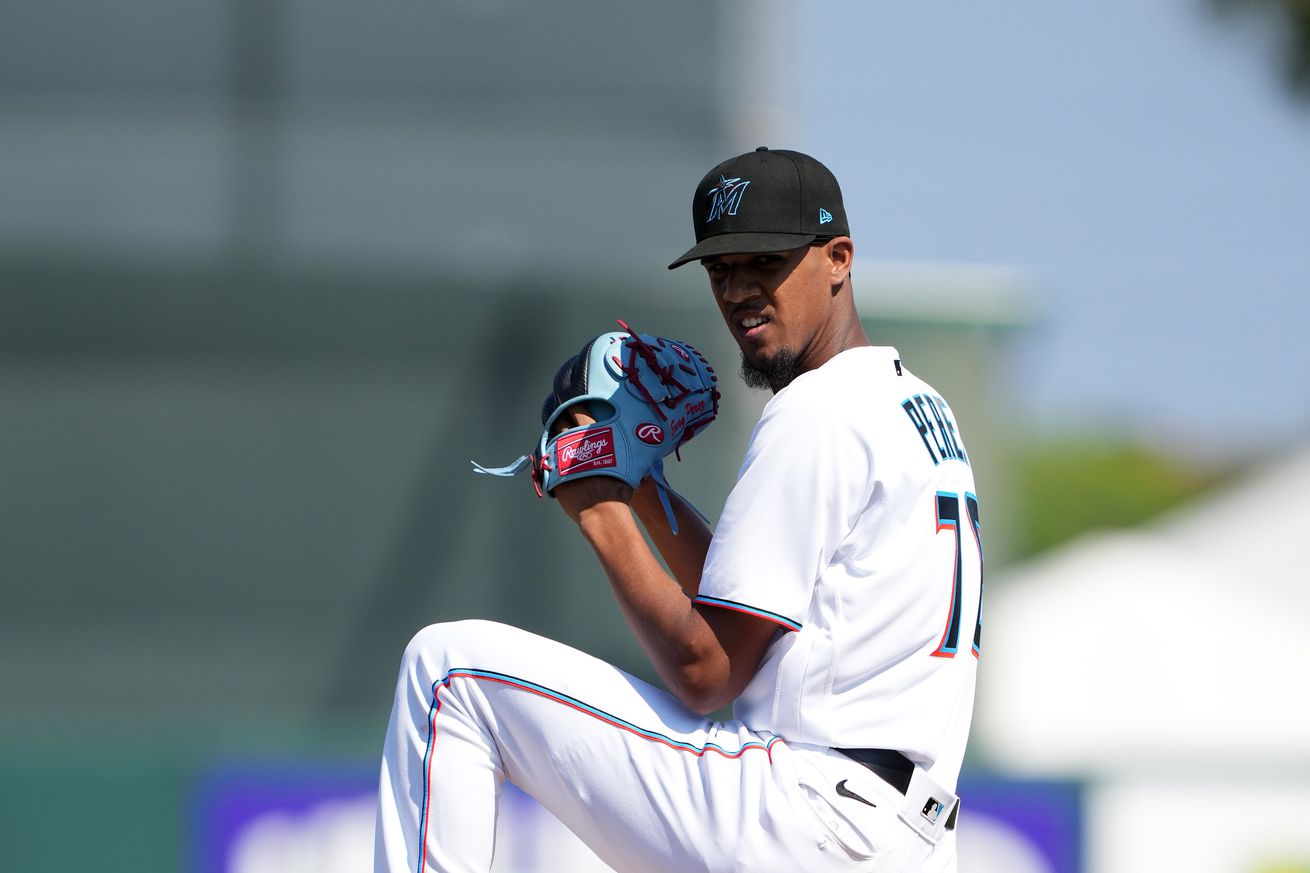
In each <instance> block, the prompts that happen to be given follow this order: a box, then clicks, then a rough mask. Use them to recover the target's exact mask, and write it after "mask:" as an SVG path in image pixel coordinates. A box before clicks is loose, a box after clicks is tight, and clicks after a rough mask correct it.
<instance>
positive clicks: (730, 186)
mask: <svg viewBox="0 0 1310 873" xmlns="http://www.w3.org/2000/svg"><path fill="white" fill-rule="evenodd" d="M749 184H750V181H749V180H748V181H744V182H743V181H742V180H741V178H740V177H738V178H736V179H725V178H723V177H722V176H720V177H719V184H718V185H715V186H714V187H713V188H711V189H710V190H708V191H706V192H705V193H706V194H708V195H710V214H709V217H708V218H706V219H705V222H706V224H708V223H709V222H711V221H713V220H714V219H716V218H722V217H723V216H725V215H736V214H737V210H738V209H740V208H741V195H743V194H745V193H746V186H747V185H749Z"/></svg>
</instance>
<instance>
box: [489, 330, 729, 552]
mask: <svg viewBox="0 0 1310 873" xmlns="http://www.w3.org/2000/svg"><path fill="white" fill-rule="evenodd" d="M619 325H620V326H621V327H622V328H623V330H622V331H614V332H611V333H603V334H601V335H600V336H598V337H595V338H594V339H591V340H589V341H588V342H587V344H586V345H584V346H583V347H582V350H581V351H580V352H578V353H577V354H576V355H574V356H573V357H571V358H569V359H568V360H567V361H565V362H564V364H563V365H562V366H561V367H560V368H559V371H558V372H556V373H555V381H554V385H553V387H552V389H551V392H550V393H549V394H547V395H546V400H545V402H544V403H543V404H542V407H541V424H542V432H541V436H540V438H539V439H538V440H537V447H536V449H535V450H534V451H531V452H529V453H528V454H526V455H523V456H522V457H520V458H519V459H518V460H516V461H515V462H514V463H512V464H510V465H509V466H506V467H494V468H489V467H484V466H482V465H481V464H478V463H477V462H476V461H474V462H473V467H474V470H475V471H476V472H478V473H486V474H489V475H492V476H513V475H515V474H517V473H521V472H523V471H524V470H530V471H531V475H532V484H533V487H534V488H535V489H536V491H537V495H538V496H541V495H542V494H550V493H551V492H552V491H553V490H554V489H555V488H556V486H558V485H559V484H560V483H561V482H570V481H572V480H574V479H581V478H583V477H585V476H613V477H615V478H617V479H621V480H623V481H624V482H626V483H628V485H630V486H632V487H633V488H636V487H637V485H638V484H640V482H641V480H642V479H645V478H646V477H647V476H653V477H654V478H655V482H656V484H657V485H658V486H659V492H660V499H661V501H662V502H663V503H664V508H665V511H666V513H668V515H669V521H670V526H671V527H672V528H673V532H674V533H677V524H676V522H674V520H673V511H672V508H671V506H670V504H669V500H668V496H667V491H668V483H667V481H665V479H664V472H663V460H664V458H665V457H667V456H668V455H670V454H673V453H676V452H678V450H679V449H680V448H681V447H682V446H683V445H684V444H685V443H686V442H687V441H688V440H690V439H691V438H692V437H693V436H695V435H696V434H698V433H700V432H701V431H702V430H704V429H705V428H706V427H708V426H709V424H710V422H712V421H714V418H715V416H717V415H718V412H719V391H718V387H717V382H718V377H717V376H715V375H714V370H713V368H711V367H710V365H709V362H708V361H706V360H705V358H704V357H703V356H702V355H701V353H700V352H698V351H696V349H694V348H692V347H691V346H690V345H688V344H687V343H684V342H679V341H677V340H671V339H667V338H664V337H658V336H653V335H651V334H638V333H634V332H633V331H632V329H631V328H629V327H628V325H627V324H625V323H624V322H622V321H620V322H619ZM579 403H585V404H586V405H587V407H586V408H587V411H588V412H589V413H590V415H591V416H593V417H594V418H595V419H596V421H595V422H594V423H591V424H587V425H583V426H580V427H570V428H566V429H564V430H561V431H559V433H552V431H553V430H554V429H555V423H556V421H557V420H558V419H559V417H560V416H561V415H562V414H563V413H564V412H565V411H566V410H568V409H570V408H571V407H573V406H575V405H576V404H579Z"/></svg>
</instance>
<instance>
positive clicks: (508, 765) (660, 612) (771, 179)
mask: <svg viewBox="0 0 1310 873" xmlns="http://www.w3.org/2000/svg"><path fill="white" fill-rule="evenodd" d="M692 222H693V228H694V231H695V239H696V244H695V245H694V246H692V247H691V248H690V249H689V250H688V251H687V252H685V253H684V254H683V255H682V256H681V257H679V258H678V259H677V260H676V261H674V262H673V263H672V264H671V265H670V269H672V268H674V267H678V266H681V265H683V264H686V263H690V262H697V263H699V264H700V265H701V267H702V268H703V269H704V270H705V272H706V275H707V277H708V280H709V288H710V291H711V296H712V298H713V300H714V302H715V303H716V304H717V306H718V309H719V312H720V314H721V315H722V316H723V320H724V323H725V325H726V327H727V330H728V331H729V332H730V333H731V334H732V336H733V338H734V339H735V340H736V342H737V344H738V346H739V347H740V350H741V359H742V361H741V372H742V376H743V378H744V380H745V382H746V383H747V384H748V385H750V386H753V387H760V388H767V389H769V390H771V391H772V392H773V397H772V398H771V399H770V401H769V403H768V405H767V406H766V407H765V409H764V412H763V414H762V416H761V418H760V420H759V423H758V424H757V425H756V427H755V430H754V433H753V434H752V436H751V439H750V442H749V445H747V447H746V452H745V457H744V459H743V461H742V463H741V467H740V471H739V474H738V479H737V484H736V486H735V487H734V488H733V490H732V492H731V493H730V494H729V495H728V498H727V502H726V504H725V505H724V507H723V511H722V513H721V514H720V517H719V521H718V524H717V527H716V528H715V529H714V530H713V531H712V532H711V530H710V529H709V527H708V526H707V524H706V522H705V521H704V519H703V518H702V517H701V515H700V514H699V513H698V512H697V511H696V510H695V509H694V508H693V507H692V506H691V505H690V504H689V503H688V502H687V501H686V500H684V499H683V498H682V497H680V496H679V495H678V494H677V493H676V492H675V491H674V490H673V488H672V487H671V485H670V483H669V482H668V480H667V479H666V478H665V476H664V473H663V464H662V460H663V458H664V457H666V456H667V455H668V454H669V453H671V452H673V451H675V450H678V449H679V448H680V447H682V446H684V445H685V444H686V443H687V441H688V440H690V439H691V438H692V437H693V436H694V435H695V434H696V433H697V432H699V431H700V430H703V429H704V428H705V427H706V426H708V425H709V424H710V423H711V422H712V421H713V419H714V416H715V414H716V412H717V409H718V400H719V384H718V381H717V378H716V376H715V374H714V373H713V371H712V370H711V368H710V366H709V364H708V363H707V362H706V361H705V360H704V358H702V357H701V355H700V354H699V353H698V352H696V350H695V349H693V348H691V347H690V346H688V345H687V344H686V343H682V342H679V341H677V340H674V339H670V338H666V337H661V336H658V335H655V334H645V333H636V332H634V331H632V330H630V329H628V327H627V326H626V325H620V327H621V328H622V329H621V330H616V331H612V332H610V333H605V334H601V335H599V336H597V337H595V338H594V339H593V340H591V341H589V342H588V343H587V344H586V345H585V346H584V347H583V348H582V349H581V350H580V351H579V353H578V354H577V355H574V356H573V357H571V358H569V359H568V360H567V361H565V362H564V365H563V366H562V367H561V368H560V370H559V372H558V373H557V374H556V376H555V379H554V382H553V385H552V386H551V388H550V391H549V392H548V394H547V397H546V401H545V404H544V407H543V410H542V425H543V431H542V433H541V435H540V437H539V439H538V440H537V442H536V444H535V445H534V446H533V447H532V448H531V450H530V451H529V452H527V453H526V454H525V455H524V456H523V457H522V458H520V459H519V460H518V461H516V462H515V463H513V464H511V465H510V466H508V467H504V468H496V469H492V468H486V467H481V468H479V469H480V470H481V471H482V472H486V473H492V474H497V475H512V474H514V473H516V472H524V473H528V474H529V475H530V476H531V477H532V481H533V483H534V485H535V486H536V487H537V488H538V490H539V492H541V493H545V494H549V495H550V496H552V497H554V498H557V502H558V504H559V506H560V508H561V509H562V510H563V511H564V512H565V513H567V515H568V517H569V518H570V519H572V520H573V521H574V522H576V524H577V527H578V530H579V531H580V533H581V534H582V536H583V537H584V538H585V539H586V541H587V542H588V543H589V544H590V545H591V547H592V548H593V549H594V551H595V553H596V557H597V559H598V560H599V562H600V564H601V566H602V567H603V568H604V571H605V574H606V576H607V577H608V579H609V582H610V585H611V587H612V589H613V594H614V597H615V598H616V599H617V601H618V603H619V605H620V607H621V609H622V612H623V614H624V616H625V617H626V619H627V620H628V622H629V624H630V625H631V627H632V631H633V633H634V634H635V635H636V637H637V639H638V640H639V641H640V642H641V645H642V647H643V648H644V650H645V652H646V653H647V655H648V656H649V657H650V660H651V663H652V664H653V665H654V668H655V670H656V672H657V674H658V675H659V677H660V679H661V680H662V682H663V685H664V688H663V689H661V688H656V687H653V686H651V685H648V684H646V683H644V682H641V681H639V680H637V679H635V678H633V677H632V676H630V675H627V674H625V673H623V672H622V671H620V670H618V669H616V668H615V667H613V666H611V665H609V664H607V663H604V662H602V661H599V660H597V659H595V658H592V657H590V656H588V655H586V654H583V653H582V652H579V651H576V650H574V649H571V648H569V647H566V646H563V645H561V644H559V643H556V642H553V641H551V640H547V639H543V638H540V637H537V636H534V635H532V634H529V633H526V632H524V631H522V630H519V629H517V628H513V627H508V626H504V625H500V624H495V623H491V622H479V621H469V622H455V623H447V624H435V625H432V626H430V627H428V628H426V629H424V630H422V631H420V632H419V633H418V634H417V635H416V636H415V637H414V638H413V640H412V641H411V642H410V644H409V646H408V648H407V649H406V650H405V654H404V658H403V660H402V663H401V667H400V676H399V681H398V683H397V686H396V696H395V704H394V707H393V709H392V712H391V721H390V724H389V726H388V728H387V735H386V743H385V748H384V751H383V757H382V766H381V785H380V787H381V793H380V797H379V802H378V819H377V851H376V869H377V870H378V871H388V873H405V871H410V873H435V871H441V873H486V871H487V870H488V869H489V868H490V866H491V861H492V847H493V845H494V837H495V824H496V806H497V797H498V795H499V793H500V789H501V785H502V784H503V783H504V781H505V780H506V779H508V780H510V781H512V782H513V783H514V784H515V785H517V786H519V787H520V788H522V789H523V790H524V791H526V792H527V793H529V794H531V795H532V796H534V797H535V798H537V800H538V801H540V802H541V803H542V805H544V806H545V807H546V808H547V809H549V810H550V811H551V812H552V813H554V815H555V816H557V817H558V818H559V819H560V820H561V821H562V822H564V824H566V825H567V826H568V827H569V828H570V829H572V830H573V831H574V832H575V833H576V834H577V835H578V836H579V837H580V838H581V839H582V840H583V841H584V842H585V843H587V845H589V846H590V847H591V848H592V849H593V850H594V851H595V852H596V853H597V855H599V856H600V858H601V859H603V860H604V861H605V862H606V863H607V864H609V865H610V866H611V867H613V868H614V869H615V870H616V871H620V873H672V871H676V873H686V871H704V873H722V871H750V873H770V871H778V873H784V871H785V873H796V871H806V873H826V871H834V873H836V871H869V873H874V871H878V873H882V871H954V870H955V869H956V858H955V827H956V823H957V820H958V818H959V816H960V815H961V813H960V799H959V798H958V797H957V796H956V794H955V789H956V780H957V776H958V773H959V769H960V763H961V760H962V758H963V756H964V749H965V742H966V739H967V737H968V731H969V723H970V718H971V712H972V708H973V697H974V681H975V675H976V672H977V663H978V661H977V659H978V653H979V648H980V646H981V642H982V640H981V628H982V625H981V615H980V607H981V598H982V582H983V561H982V529H981V521H980V518H981V515H980V510H979V505H980V500H979V497H978V493H977V489H976V488H975V486H974V479H973V473H972V468H971V465H972V461H973V459H972V457H971V456H970V454H969V452H968V450H967V449H966V447H965V440H964V435H963V433H962V431H961V428H960V423H959V422H958V421H957V420H956V417H955V414H954V412H952V410H951V407H950V405H949V404H948V403H947V402H946V400H945V399H943V398H942V396H941V394H940V393H938V392H937V391H935V390H934V389H933V388H932V387H931V386H930V385H928V384H926V383H925V382H923V381H922V380H921V379H919V378H917V377H916V376H915V375H914V374H913V373H912V372H911V371H910V369H909V368H908V366H907V365H906V364H905V363H904V362H903V361H902V360H901V357H900V355H899V354H898V353H897V351H896V349H894V348H891V347H889V346H875V345H873V344H872V343H871V342H870V341H869V338H868V337H867V336H866V335H865V331H864V329H863V327H862V326H861V323H860V319H859V316H858V314H857V311H856V306H855V301H854V299H853V296H852V295H853V291H852V282H851V264H852V258H853V257H854V244H853V243H852V241H851V237H850V231H849V228H848V226H847V220H846V213H845V209H844V207H843V205H842V195H841V191H840V189H839V187H838V184H837V180H836V179H835V178H834V177H833V175H832V173H831V172H829V171H828V169H827V168H826V167H824V166H823V165H822V164H821V163H819V162H818V161H816V160H815V159H813V158H811V157H809V156H807V155H804V154H800V153H798V152H794V151H781V150H769V149H766V148H760V149H757V150H755V151H753V152H748V153H746V154H744V155H739V156H737V157H734V158H731V159H729V160H727V161H725V162H723V163H722V164H719V165H718V166H716V167H714V168H713V169H712V170H710V172H709V173H708V174H707V175H706V176H705V177H704V179H703V180H702V181H701V182H700V184H699V185H698V186H697V187H696V190H695V193H694V195H693V201H692ZM639 525H640V526H642V527H644V528H645V530H646V531H647V532H648V534H649V536H650V540H651V542H653V543H654V545H655V548H656V549H657V550H658V552H659V553H660V555H662V556H663V558H664V561H665V564H667V566H668V568H669V569H668V571H666V570H665V569H664V566H662V565H661V564H660V562H659V561H658V560H657V558H656V556H655V554H653V553H652V551H651V549H650V547H649V546H648V545H647V542H646V540H645V538H643V536H642V533H641V528H640V527H639ZM728 704H732V706H733V709H732V713H733V717H732V718H731V719H729V720H726V721H716V720H714V719H712V718H711V717H709V715H708V714H709V713H714V712H718V711H720V710H721V709H722V708H723V707H725V706H726V705H728Z"/></svg>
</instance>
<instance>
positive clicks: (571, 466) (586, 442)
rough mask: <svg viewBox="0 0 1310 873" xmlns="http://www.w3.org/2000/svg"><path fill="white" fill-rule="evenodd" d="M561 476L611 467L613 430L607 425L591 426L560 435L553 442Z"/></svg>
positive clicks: (612, 462)
mask: <svg viewBox="0 0 1310 873" xmlns="http://www.w3.org/2000/svg"><path fill="white" fill-rule="evenodd" d="M555 454H556V455H557V456H558V457H559V470H558V471H557V472H558V473H559V474H560V475H561V476H563V475H565V474H567V473H581V472H584V471H586V470H600V469H603V468H605V467H613V466H614V465H615V463H616V460H615V457H614V430H613V429H612V428H608V427H599V428H592V429H590V430H584V431H581V432H579V433H575V434H569V435H568V436H564V437H560V438H559V439H558V440H557V441H556V442H555Z"/></svg>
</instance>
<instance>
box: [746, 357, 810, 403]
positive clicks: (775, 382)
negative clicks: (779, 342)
mask: <svg viewBox="0 0 1310 873" xmlns="http://www.w3.org/2000/svg"><path fill="white" fill-rule="evenodd" d="M800 374H801V373H800V361H799V360H798V359H797V357H796V355H795V353H794V352H792V350H791V349H788V348H782V349H779V350H778V352H777V353H776V354H775V355H773V357H770V358H761V359H760V360H758V361H754V362H752V361H749V360H747V358H746V353H745V352H742V354H741V381H743V382H745V383H746V385H747V386H748V387H750V388H759V389H760V390H763V389H765V388H768V389H770V390H772V391H773V393H775V394H777V393H778V392H779V391H781V390H782V389H784V388H786V387H787V386H788V385H790V384H791V381H792V380H793V379H795V378H796V377H797V376H799V375H800Z"/></svg>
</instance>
